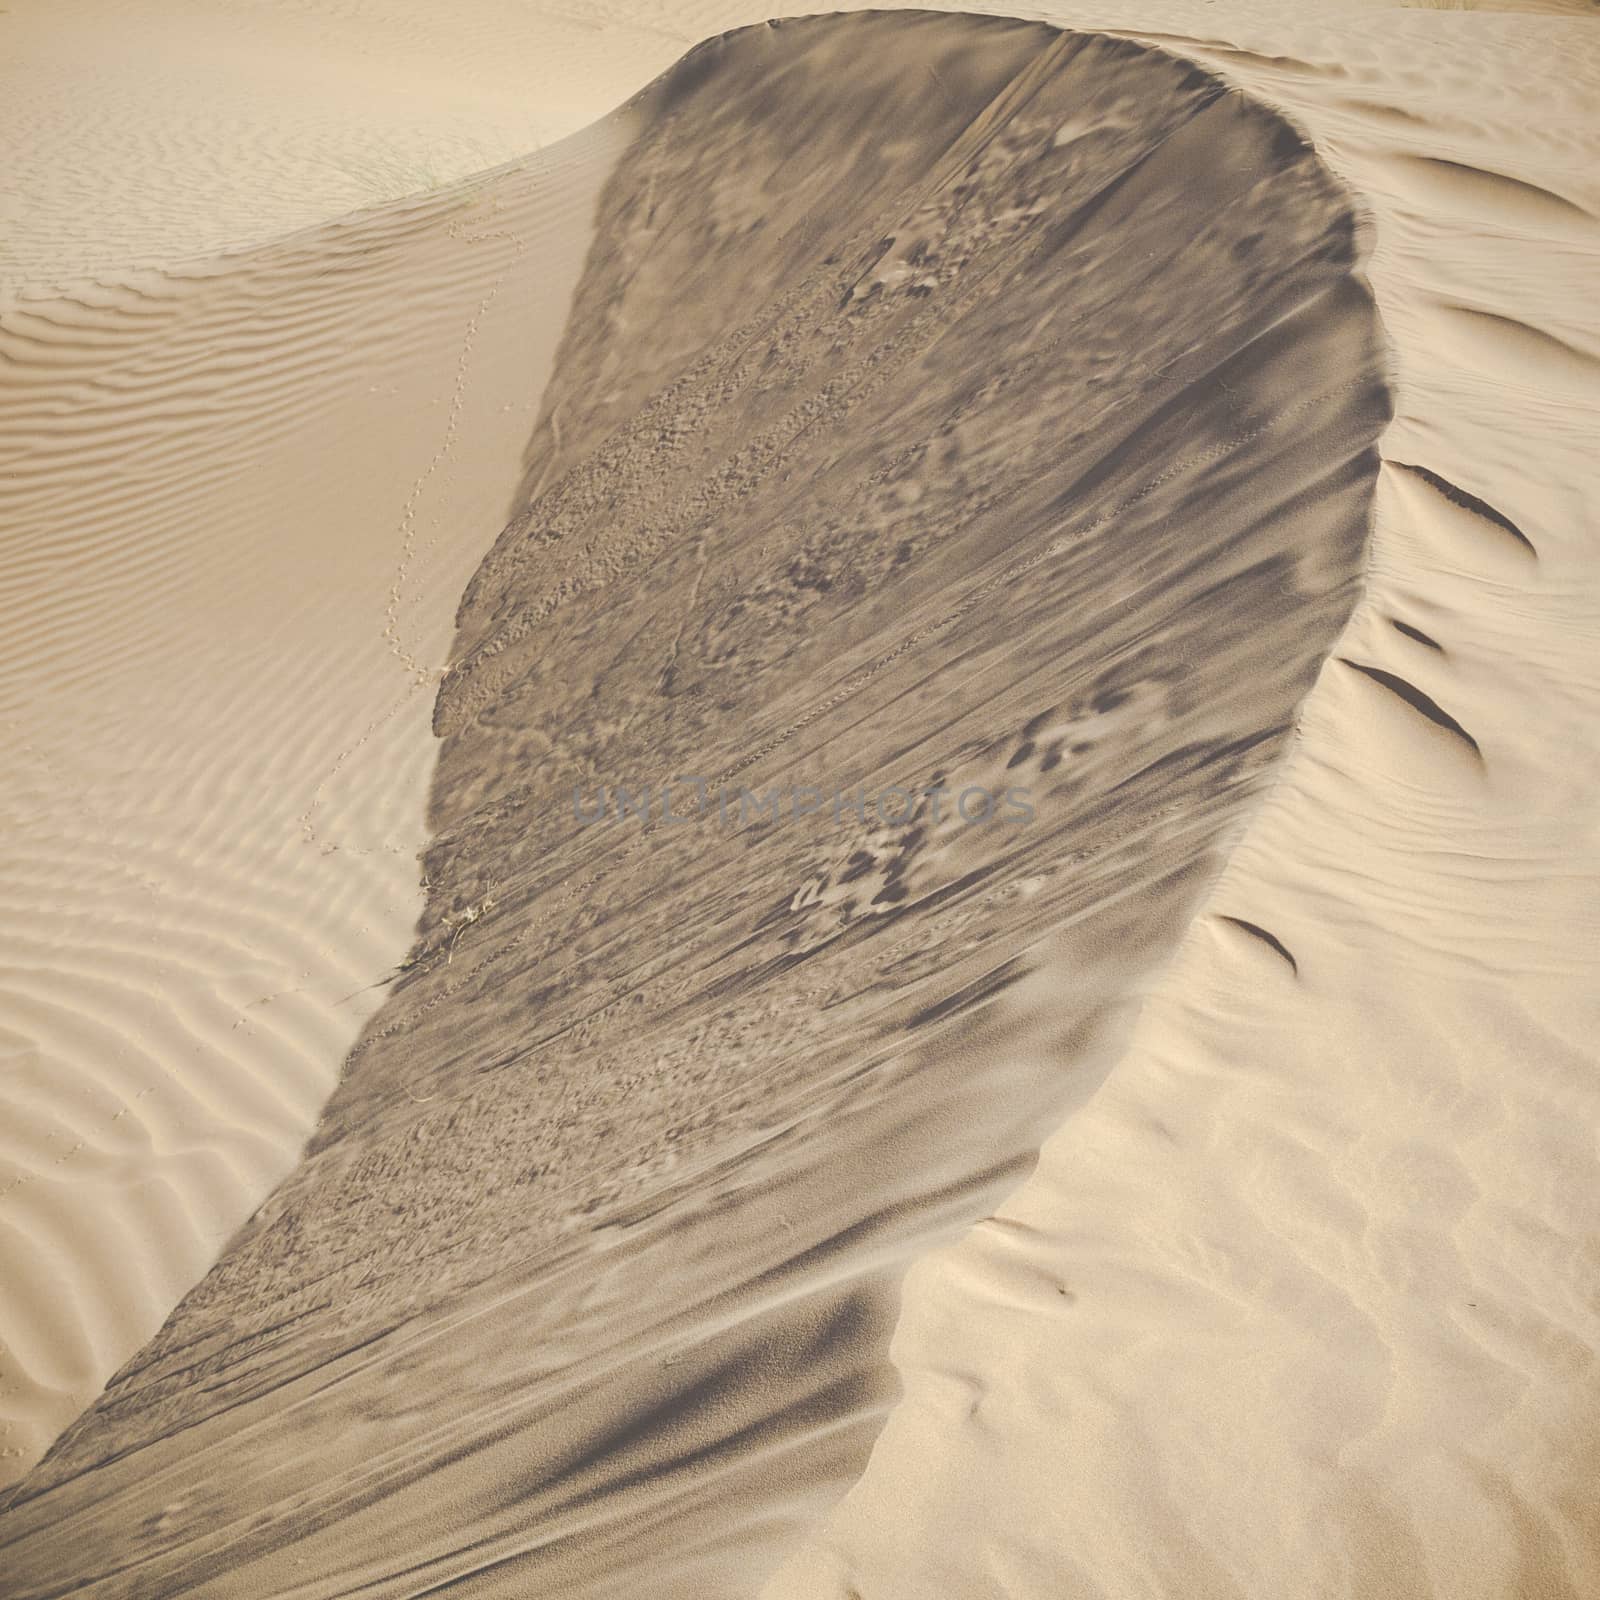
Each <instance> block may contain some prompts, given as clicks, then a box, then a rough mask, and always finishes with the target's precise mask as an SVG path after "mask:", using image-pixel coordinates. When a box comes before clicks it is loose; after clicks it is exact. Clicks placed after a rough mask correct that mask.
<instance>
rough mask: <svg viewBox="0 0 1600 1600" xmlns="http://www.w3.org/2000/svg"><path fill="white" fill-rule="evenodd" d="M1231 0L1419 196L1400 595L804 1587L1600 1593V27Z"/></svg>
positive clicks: (1331, 152)
mask: <svg viewBox="0 0 1600 1600" xmlns="http://www.w3.org/2000/svg"><path fill="white" fill-rule="evenodd" d="M1217 13H1218V14H1214V13H1212V12H1209V11H1208V12H1207V14H1206V18H1207V23H1208V24H1209V26H1208V27H1206V29H1205V30H1204V32H1203V33H1198V32H1197V34H1196V35H1195V36H1194V37H1185V36H1184V35H1183V34H1181V33H1179V32H1177V31H1176V30H1175V31H1174V32H1173V33H1169V34H1165V35H1162V36H1160V37H1159V39H1158V40H1157V41H1156V42H1159V43H1160V44H1162V45H1163V46H1164V47H1166V48H1168V49H1172V50H1174V51H1178V52H1180V53H1182V54H1184V55H1186V56H1190V57H1192V58H1193V59H1195V60H1198V61H1200V62H1201V63H1202V64H1204V65H1206V66H1208V67H1212V68H1214V69H1215V70H1217V71H1219V72H1221V73H1223V74H1224V75H1225V76H1227V77H1228V78H1229V79H1231V80H1232V81H1234V82H1236V83H1237V84H1239V86H1240V87H1241V88H1242V89H1244V90H1245V91H1246V92H1248V93H1250V94H1252V95H1255V96H1257V97H1259V98H1261V99H1263V100H1265V101H1266V102H1268V103H1270V104H1274V105H1276V106H1278V107H1280V108H1281V109H1283V110H1284V111H1285V112H1286V113H1287V114H1289V115H1291V116H1292V117H1294V118H1295V119H1296V120H1297V121H1298V122H1299V123H1300V124H1301V125H1302V126H1303V127H1305V128H1306V129H1307V130H1308V131H1309V133H1310V135H1311V137H1312V139H1313V141H1314V142H1315V144H1316V146H1317V148H1318V149H1319V151H1320V152H1321V153H1322V154H1323V156H1324V158H1325V159H1326V160H1327V161H1328V162H1329V163H1330V165H1332V166H1333V168H1334V169H1335V171H1337V172H1338V173H1339V174H1340V175H1341V176H1342V177H1344V178H1345V179H1346V180H1347V181H1348V182H1349V183H1350V184H1351V185H1352V186H1353V187H1354V188H1355V190H1356V191H1357V192H1358V193H1359V194H1360V195H1361V196H1362V198H1363V200H1364V202H1365V203H1366V204H1367V205H1368V206H1369V207H1370V210H1371V213H1372V216H1373V218H1374V221H1375V224H1376V245H1375V249H1374V251H1373V254H1372V256H1371V258H1370V260H1369V264H1368V270H1369V275H1370V278H1371V281H1372V284H1373V287H1374V290H1375V293H1376V295H1377V297H1378V302H1379V306H1380V309H1381V312H1382V315H1383V319H1384V322H1385V325H1386V327H1387V329H1388V332H1389V335H1390V338H1391V340H1392V343H1393V348H1394V352H1395V357H1396V360H1397V362H1398V394H1397V406H1398V410H1397V415H1396V418H1395V420H1394V422H1393V424H1392V426H1391V428H1390V429H1389V431H1388V433H1387V434H1386V436H1385V439H1384V444H1383V448H1384V453H1385V456H1386V465H1385V468H1384V471H1383V474H1382V478H1381V481H1380V486H1379V494H1378V502H1377V516H1376V523H1375V528H1374V534H1373V545H1372V559H1371V568H1370V571H1369V574H1368V582H1367V589H1366V595H1365V598H1364V599H1363V601H1362V603H1361V605H1360V607H1359V608H1358V610H1357V613H1356V615H1355V617H1354V618H1353V619H1352V621H1351V624H1350V626H1349V629H1348V630H1347V633H1346V635H1345V637H1344V638H1343V639H1342V640H1341V641H1340V643H1339V646H1338V648H1337V650H1336V652H1335V657H1334V659H1333V660H1331V661H1330V662H1329V664H1328V666H1327V667H1326V669H1325V670H1324V672H1323V674H1322V676H1321V678H1320V680H1319V682H1318V684H1317V686H1316V688H1315V689H1314V691H1313V692H1312V694H1311V696H1310V697H1309V698H1308V700H1307V701H1306V703H1305V705H1304V707H1303V709H1302V713H1301V718H1300V732H1299V739H1298V744H1297V748H1296V749H1295V751H1294V753H1293V755H1292V757H1291V759H1290V760H1289V762H1288V764H1287V765H1286V767H1285V768H1284V769H1283V772H1282V775H1281V778H1280V780H1279V782H1278V784H1277V785H1276V787H1275V789H1274V790H1273V792H1272V794H1271V795H1270V796H1269V798H1268V800H1267V801H1266V803H1265V804H1264V806H1263V808H1262V809H1261V811H1260V812H1259V813H1258V815H1257V816H1256V818H1255V819H1254V821H1253V822H1252V824H1251V827H1250V829H1249V832H1248V834H1247V835H1246V837H1245V838H1244V840H1243V841H1242V842H1241V844H1240V845H1239V847H1238V849H1237V850H1236V851H1235V852H1234V854H1233V856H1232V858H1231V859H1230V861H1229V864H1228V866H1227V869H1226V871H1225V872H1224V873H1223V875H1222V878H1221V880H1220V881H1219V883H1218V884H1217V886H1216V889H1215V891H1214V892H1213V894H1212V895H1211V897H1210V900H1209V904H1208V907H1207V909H1206V911H1205V913H1204V914H1203V915H1202V916H1201V917H1200V918H1199V919H1198V920H1197V921H1196V923H1195V925H1194V927H1193V929H1192V930H1191V932H1190V934H1189V936H1188V937H1187V939H1186V941H1185V943H1184V946H1183V949H1182V951H1181V952H1180V955H1179V957H1178V959H1177V960H1176V962H1175V963H1174V965H1173V967H1172V969H1171V971H1170V972H1169V974H1168V975H1167V978H1166V980H1165V981H1164V982H1163V983H1162V984H1161V986H1160V988H1159V990H1158V991H1157V993H1156V994H1154V995H1153V996H1152V997H1151V999H1150V1000H1149V1001H1148V1003H1147V1004H1146V1006H1145V1009H1144V1012H1143V1015H1142V1017H1141V1020H1140V1022H1139V1024H1138V1026H1137V1029H1136V1032H1135V1035H1134V1038H1133V1041H1132V1044H1131V1046H1130V1048H1129V1050H1128V1052H1127V1054H1126V1056H1125V1057H1124V1058H1123V1059H1121V1060H1120V1061H1119V1062H1118V1064H1117V1065H1116V1067H1115V1068H1114V1069H1113V1071H1112V1073H1111V1074H1110V1076H1109V1078H1108V1079H1107V1081H1106V1083H1105V1084H1104V1086H1103V1087H1102V1088H1101V1090H1100V1091H1099V1093H1098V1094H1097V1096H1096V1097H1095V1099H1094V1101H1093V1102H1092V1103H1091V1104H1090V1105H1089V1106H1088V1107H1086V1108H1085V1109H1084V1110H1082V1111H1080V1112H1079V1113H1077V1114H1076V1115H1074V1116H1073V1117H1072V1118H1071V1119H1070V1120H1069V1121H1068V1122H1067V1123H1066V1124H1065V1125H1064V1126H1063V1128H1062V1129H1061V1130H1060V1132H1059V1133H1058V1134H1057V1135H1056V1137H1055V1138H1054V1139H1053V1140H1052V1141H1051V1142H1050V1143H1049V1144H1048V1145H1047V1146H1046V1147H1045V1150H1044V1151H1043V1153H1042V1156H1041V1161H1040V1165H1039V1169H1038V1171H1037V1173H1036V1174H1035V1175H1034V1177H1033V1178H1032V1179H1030V1180H1029V1182H1028V1183H1027V1184H1026V1185H1025V1186H1024V1187H1023V1188H1022V1189H1021V1190H1020V1191H1019V1192H1018V1193H1017V1194H1016V1195H1015V1196H1014V1197H1013V1198H1012V1199H1011V1200H1010V1201H1008V1202H1007V1204H1006V1205H1005V1206H1004V1207H1002V1208H1001V1209H1000V1211H999V1212H998V1213H997V1214H996V1216H995V1217H994V1218H993V1219H992V1220H990V1221H988V1222H985V1223H983V1224H981V1225H980V1226H979V1227H978V1228H976V1229H974V1230H973V1232H972V1233H971V1234H970V1235H968V1236H967V1237H966V1238H964V1239H963V1240H962V1241H961V1242H960V1243H959V1244H958V1245H956V1246H953V1247H951V1248H949V1249H946V1250H944V1251H941V1252H939V1253H938V1254H936V1255H935V1256H932V1257H930V1258H928V1259H926V1260H924V1261H923V1262H922V1263H920V1264H919V1265H918V1267H917V1268H916V1269H915V1270H914V1271H913V1273H912V1274H911V1276H910V1278H909V1280H908V1282H907V1286H906V1295H905V1300H904V1303H903V1310H902V1314H901V1319H900V1323H899V1326H898V1328H897V1331H896V1335H895V1341H894V1347H893V1353H894V1359H895V1362H896V1365H897V1367H898V1368H899V1370H900V1373H901V1376H902V1378H903V1380H904V1384H905V1395H904V1398H903V1399H902V1400H901V1402H900V1404H899V1405H898V1407H897V1408H896V1410H895V1411H894V1413H893V1414H892V1416H891V1418H890V1420H889V1423H888V1425H887V1427H886V1428H885V1431H884V1433H883V1435H882V1436H881V1437H880V1439H879V1441H878V1443H877V1445H876V1447H875V1449H874V1452H873V1457H872V1462H871V1465H870V1466H869V1467H868V1469H867V1471H866V1473H865V1475H864V1477H863V1478H862V1480H861V1481H860V1483H859V1484H858V1485H857V1486H856V1487H855V1488H854V1489H853V1490H852V1491H851V1493H850V1494H849V1495H848V1496H847V1497H846V1499H845V1500H844V1502H843V1503H842V1504H841V1505H840V1507H839V1508H838V1509H837V1510H836V1511H835V1512H834V1513H833V1514H832V1515H831V1516H830V1517H829V1518H828V1519H827V1520H826V1522H825V1524H824V1526H823V1527H822V1528H821V1529H820V1530H819V1531H818V1533H817V1535H816V1537H815V1538H814V1539H813V1540H811V1541H809V1542H808V1546H807V1548H806V1550H805V1551H804V1552H802V1553H801V1554H800V1555H798V1556H797V1557H795V1558H794V1559H793V1560H792V1561H791V1563H790V1564H789V1565H788V1566H787V1567H786V1568H785V1569H784V1571H783V1572H782V1573H780V1574H779V1575H778V1576H777V1577H776V1578H775V1579H774V1580H773V1581H772V1582H771V1583H770V1584H769V1585H768V1586H767V1587H766V1588H765V1589H764V1590H763V1591H762V1592H763V1595H764V1596H765V1597H767V1600H800V1597H802V1596H803V1597H805V1600H821V1597H827V1600H844V1597H846V1596H861V1595H865V1596H877V1595H901V1594H904V1595H913V1594H916V1595H922V1594H945V1595H972V1596H976V1595H987V1594H996V1593H1001V1592H1003V1593H1005V1594H1006V1595H1008V1596H1011V1597H1021V1596H1039V1597H1041V1600H1043V1597H1045V1596H1050V1597H1054V1600H1060V1597H1065V1596H1073V1597H1078V1596H1082V1597H1089V1596H1101V1595H1134V1594H1139V1595H1150V1594H1184V1595H1195V1596H1200V1595H1205V1596H1233V1595H1240V1596H1245V1595H1248V1596H1259V1595H1267V1594H1277V1595H1288V1594H1295V1595H1308V1596H1330V1597H1332V1596H1341V1597H1342V1596H1349V1595H1355V1594H1367V1593H1373V1594H1383V1595H1385V1596H1397V1597H1398V1596H1406V1597H1412V1596H1417V1597H1422V1596H1434V1595H1439V1596H1444V1595H1448V1596H1452V1597H1481V1600H1500V1597H1505V1596H1512V1595H1517V1596H1523V1595H1526V1596H1533V1595H1538V1596H1540V1597H1541V1600H1545V1597H1550V1600H1555V1597H1570V1600H1581V1597H1582V1596H1585V1595H1590V1594H1594V1593H1597V1592H1600V1514H1597V1512H1596V1509H1595V1505H1594V1500H1593V1496H1592V1494H1591V1493H1590V1492H1589V1488H1588V1486H1589V1485H1590V1484H1592V1482H1593V1463H1594V1442H1595V1439H1596V1438H1597V1437H1600V1402H1597V1400H1596V1396H1595V1392H1594V1388H1593V1383H1592V1374H1593V1370H1594V1363H1595V1359H1596V1355H1597V1352H1600V1314H1597V1309H1596V1302H1595V1299H1594V1295H1593V1292H1592V1289H1593V1261H1592V1254H1591V1253H1590V1249H1589V1245H1590V1244H1592V1241H1593V1240H1594V1239H1595V1238H1596V1237H1597V1236H1600V1186H1597V1185H1596V1184H1595V1182H1594V1146H1593V1130H1594V1128H1595V1126H1596V1125H1597V1122H1600V1076H1597V1074H1596V1073H1595V1070H1594V1068H1595V1046H1594V1040H1595V1038H1596V1036H1597V1035H1596V1023H1597V1021H1600V1016H1597V1008H1596V1005H1595V1000H1594V996H1595V994H1596V991H1597V986H1596V984H1595V981H1594V980H1595V975H1596V970H1597V957H1600V950H1597V942H1600V941H1597V936H1596V929H1595V923H1594V917H1593V911H1592V907H1593V905H1594V904H1595V898H1596V889H1597V885H1600V836H1597V832H1596V828H1595V824H1594V817H1595V815H1596V803H1597V800H1600V756H1597V752H1596V748H1595V743H1594V740H1593V738H1592V736H1590V735H1589V734H1586V733H1585V732H1584V731H1583V730H1585V729H1590V730H1592V728H1593V727H1594V726H1596V725H1597V721H1600V630H1597V619H1600V565H1597V563H1596V561H1595V558H1594V548H1593V542H1592V537H1591V533H1592V529H1593V528H1594V526H1595V512H1596V508H1597V507H1596V501H1597V494H1596V472H1595V468H1594V464H1593V457H1592V450H1591V448H1590V442H1591V439H1592V430H1593V423H1594V415H1595V398H1596V395H1597V393H1600V361H1597V355H1600V327H1597V325H1596V320H1595V317H1594V314H1593V310H1592V306H1593V300H1592V296H1591V297H1588V298H1587V300H1586V298H1585V295H1584V292H1583V290H1582V287H1581V286H1582V285H1583V284H1584V283H1585V282H1586V281H1590V280H1592V277H1593V274H1594V271H1595V268H1596V266H1597V264H1600V225H1597V223H1596V220H1595V219H1596V217H1597V215H1600V204H1597V202H1600V193H1597V191H1596V187H1595V186H1594V184H1593V182H1592V180H1591V179H1588V178H1580V176H1579V175H1580V173H1583V172H1584V169H1585V167H1587V170H1588V172H1590V173H1592V172H1593V171H1594V170H1595V158H1596V156H1597V155H1600V135H1597V130H1596V129H1595V126H1594V120H1593V116H1592V105H1593V103H1594V95H1595V93H1596V91H1597V88H1600V59H1597V51H1596V48H1595V35H1594V32H1593V30H1592V29H1590V28H1585V27H1584V26H1583V25H1581V24H1570V23H1560V22H1555V21H1542V22H1540V23H1538V24H1536V25H1530V23H1529V22H1528V20H1527V19H1513V18H1503V17H1491V16H1480V15H1460V14H1452V15H1450V16H1448V17H1445V16H1417V15H1407V16H1398V15H1396V16H1389V17H1385V18H1383V19H1381V20H1378V19H1373V18H1361V19H1349V20H1345V21H1340V20H1338V19H1327V18H1324V19H1322V20H1320V21H1319V22H1317V23H1315V24H1305V25H1299V24H1294V23H1291V22H1271V21H1268V20H1265V19H1264V18H1263V16H1262V14H1261V12H1260V11H1257V12H1256V14H1255V16H1254V18H1253V19H1252V20H1251V22H1250V23H1248V24H1246V23H1245V22H1244V21H1243V20H1242V19H1241V18H1240V17H1239V16H1238V15H1237V14H1234V13H1231V12H1230V13H1223V12H1222V8H1217ZM1052 14H1053V15H1055V16H1058V17H1060V18H1061V19H1062V20H1063V21H1068V20H1070V21H1072V22H1075V23H1088V22H1091V21H1096V22H1100V23H1111V22H1112V21H1113V20H1114V18H1115V8H1113V7H1107V6H1098V7H1074V8H1067V7H1060V8H1058V9H1057V10H1055V11H1054V12H1053V13H1052ZM1140 20H1141V21H1142V22H1144V23H1145V25H1146V26H1148V25H1149V16H1148V12H1146V13H1145V14H1144V16H1143V17H1142V18H1141V19H1140ZM1130 23H1131V19H1130ZM1219 33H1220V34H1223V35H1225V38H1226V43H1224V42H1223V40H1222V39H1220V38H1219V37H1218V34H1219ZM1468 85H1471V86H1472V88H1471V90H1470V91H1469V90H1468ZM1464 94H1470V104H1469V102H1468V100H1466V99H1463V98H1462V97H1463V95H1464ZM1480 94H1483V95H1485V96H1486V97H1487V98H1486V103H1485V101H1484V100H1480V99H1479V98H1478V97H1479V95H1480ZM1586 107H1587V108H1588V109H1586ZM1586 1242H1587V1243H1586Z"/></svg>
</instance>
